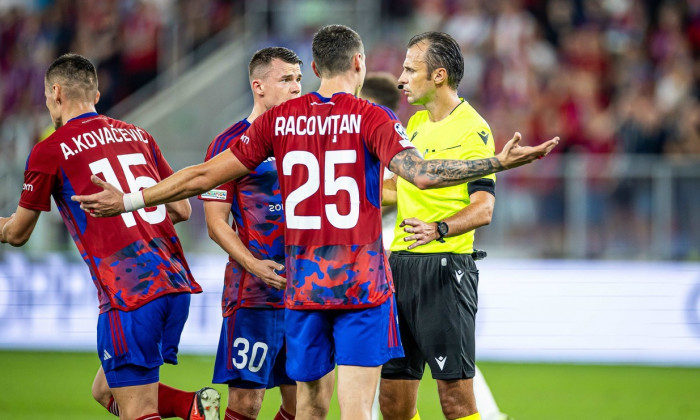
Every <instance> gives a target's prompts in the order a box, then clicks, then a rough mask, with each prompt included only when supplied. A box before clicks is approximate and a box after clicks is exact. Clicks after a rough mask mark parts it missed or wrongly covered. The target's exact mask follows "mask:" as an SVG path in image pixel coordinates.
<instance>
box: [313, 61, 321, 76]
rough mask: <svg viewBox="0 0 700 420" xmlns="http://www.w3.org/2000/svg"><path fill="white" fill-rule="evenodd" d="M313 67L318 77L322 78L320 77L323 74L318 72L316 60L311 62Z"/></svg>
mask: <svg viewBox="0 0 700 420" xmlns="http://www.w3.org/2000/svg"><path fill="white" fill-rule="evenodd" d="M311 69H312V70H313V71H314V74H315V75H316V77H318V78H319V79H320V78H321V74H320V73H319V72H318V69H317V68H316V62H315V61H312V62H311Z"/></svg>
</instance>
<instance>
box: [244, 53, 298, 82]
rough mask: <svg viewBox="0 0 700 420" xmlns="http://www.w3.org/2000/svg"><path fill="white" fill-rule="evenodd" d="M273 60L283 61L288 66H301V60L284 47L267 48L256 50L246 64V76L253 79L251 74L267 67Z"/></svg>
mask: <svg viewBox="0 0 700 420" xmlns="http://www.w3.org/2000/svg"><path fill="white" fill-rule="evenodd" d="M275 58H277V59H280V60H282V61H284V62H285V63H289V64H299V65H300V66H301V65H302V64H303V62H302V61H301V58H299V56H297V54H296V53H295V52H294V51H292V50H290V49H289V48H284V47H267V48H263V49H261V50H258V51H256V52H255V54H253V57H251V59H250V63H249V64H248V75H249V76H250V77H253V73H254V72H255V70H257V69H258V68H260V67H263V66H267V65H269V64H270V63H271V62H272V60H274V59H275Z"/></svg>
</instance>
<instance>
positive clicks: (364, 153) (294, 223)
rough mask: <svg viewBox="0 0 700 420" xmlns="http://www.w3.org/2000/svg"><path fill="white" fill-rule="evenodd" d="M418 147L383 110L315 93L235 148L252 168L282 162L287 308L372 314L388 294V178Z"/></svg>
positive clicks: (258, 125) (279, 110)
mask: <svg viewBox="0 0 700 420" xmlns="http://www.w3.org/2000/svg"><path fill="white" fill-rule="evenodd" d="M412 147H413V146H412V145H411V143H410V141H409V140H408V139H407V138H406V135H405V130H404V128H403V126H402V125H401V123H400V122H399V121H398V118H397V117H396V115H394V113H393V112H392V111H390V110H388V109H387V108H384V107H381V106H378V105H375V104H373V103H371V102H368V101H365V100H362V99H358V98H356V97H355V96H353V95H351V94H348V93H337V94H335V95H333V96H332V97H331V98H325V97H322V96H321V95H319V94H318V93H316V92H313V93H310V94H307V95H304V96H302V97H300V98H296V99H292V100H289V101H287V102H285V103H283V104H281V105H279V106H276V107H274V108H272V109H270V110H269V111H268V112H266V113H264V114H263V115H262V116H260V117H258V118H257V119H256V120H255V121H254V122H253V124H252V126H251V127H250V128H249V129H248V130H247V131H246V132H245V134H243V135H242V136H241V138H240V141H239V142H237V143H235V144H233V145H232V146H231V151H232V152H233V153H234V154H235V155H236V156H237V157H238V159H239V160H240V161H241V163H243V164H244V165H245V166H246V167H248V168H249V169H254V168H256V167H257V166H258V165H259V164H260V163H261V162H263V161H265V160H266V159H267V158H268V157H270V156H274V157H275V158H276V164H277V172H278V177H279V182H280V189H281V193H282V199H283V204H284V214H285V220H286V230H285V243H286V254H287V255H286V261H287V264H286V267H287V290H286V295H285V296H286V298H285V300H286V305H287V307H290V308H299V309H324V308H327V309H337V308H358V307H370V306H376V305H379V304H381V303H383V302H384V301H385V300H386V299H387V298H388V297H389V296H391V295H392V293H393V283H392V280H391V273H390V271H389V269H388V264H387V260H386V254H385V252H384V248H383V246H382V237H381V186H382V174H383V169H384V166H388V165H389V162H390V161H391V159H392V158H393V157H394V156H395V155H396V154H397V153H398V152H400V151H402V150H404V149H406V148H412Z"/></svg>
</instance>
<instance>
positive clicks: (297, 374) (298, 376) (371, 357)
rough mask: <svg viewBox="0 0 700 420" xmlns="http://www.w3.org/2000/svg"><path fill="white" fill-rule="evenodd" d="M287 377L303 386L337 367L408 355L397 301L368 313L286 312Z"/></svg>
mask: <svg viewBox="0 0 700 420" xmlns="http://www.w3.org/2000/svg"><path fill="white" fill-rule="evenodd" d="M285 315H286V317H285V324H286V337H287V373H288V374H289V376H290V377H291V378H292V379H294V380H296V381H300V382H310V381H315V380H317V379H320V378H322V377H323V376H325V375H326V374H327V373H328V372H330V371H332V370H333V369H334V368H335V365H336V363H337V364H339V365H347V366H368V367H369V366H380V365H383V364H384V363H386V362H387V361H388V360H390V359H393V358H395V357H403V355H404V354H403V348H402V347H401V337H400V336H399V328H398V318H397V316H396V303H395V302H394V297H393V296H392V297H390V298H389V299H387V301H386V302H384V303H383V304H381V305H379V306H375V307H372V308H363V309H350V310H348V309H324V310H299V309H285Z"/></svg>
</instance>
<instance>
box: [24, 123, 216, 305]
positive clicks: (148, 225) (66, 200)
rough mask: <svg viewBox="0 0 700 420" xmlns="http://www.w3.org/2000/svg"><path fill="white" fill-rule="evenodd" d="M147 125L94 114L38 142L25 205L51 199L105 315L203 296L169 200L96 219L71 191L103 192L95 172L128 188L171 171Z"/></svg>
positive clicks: (42, 205) (45, 206)
mask: <svg viewBox="0 0 700 420" xmlns="http://www.w3.org/2000/svg"><path fill="white" fill-rule="evenodd" d="M172 172H173V171H172V169H171V168H170V165H168V163H167V162H166V161H165V159H164V158H163V156H162V154H161V152H160V149H159V148H158V145H157V144H156V143H155V141H154V140H153V138H152V137H151V135H150V134H148V133H147V132H146V131H144V130H143V129H141V128H139V127H136V126H133V125H131V124H127V123H124V122H122V121H118V120H115V119H111V118H108V117H105V116H102V115H97V114H96V113H88V114H83V115H81V116H79V117H76V118H73V119H72V120H70V121H68V122H67V123H66V124H65V125H64V126H63V127H61V128H59V129H58V130H57V131H56V132H55V133H53V134H52V135H51V136H49V137H48V138H47V139H46V140H44V141H42V142H41V143H39V144H37V145H36V146H34V148H33V149H32V152H31V154H30V155H29V158H28V159H27V166H26V168H25V173H24V188H23V191H22V195H21V198H20V202H19V205H20V206H21V207H23V208H26V209H30V210H37V211H49V210H50V209H51V196H53V198H54V201H55V202H56V206H57V207H58V210H59V212H60V214H61V217H62V218H63V221H64V222H65V224H66V227H67V228H68V231H69V232H70V235H71V237H72V238H73V241H75V244H76V246H77V247H78V250H79V251H80V255H81V256H82V258H83V260H84V261H85V263H86V264H87V265H88V268H89V269H90V273H91V274H92V279H93V282H94V283H95V286H96V287H97V294H98V299H99V305H100V312H101V313H102V312H106V311H108V310H110V309H120V310H127V311H128V310H133V309H136V308H139V307H140V306H142V305H144V304H145V303H147V302H149V301H151V300H153V299H155V298H157V297H159V296H162V295H165V294H168V293H181V292H186V293H199V292H201V291H202V289H201V287H200V286H199V285H198V284H197V283H196V282H195V281H194V279H193V278H192V275H191V273H190V269H189V267H188V265H187V261H185V257H184V254H183V251H182V246H181V245H180V241H179V239H178V237H177V234H176V232H175V228H174V227H173V224H172V222H171V221H170V218H169V217H168V213H167V211H166V209H165V206H164V205H160V206H156V207H151V208H145V209H141V210H138V211H134V212H130V213H124V214H121V215H119V216H115V217H107V218H94V217H90V216H88V215H87V214H86V213H85V212H84V211H83V210H81V209H80V205H79V203H78V202H75V201H72V200H71V196H73V195H76V194H77V195H83V194H93V193H96V192H99V191H101V189H100V187H98V186H96V185H94V184H93V183H92V182H91V181H90V176H91V175H96V176H98V177H100V178H101V179H103V180H105V181H107V182H109V183H110V184H112V185H114V186H115V187H117V188H120V189H121V190H122V191H124V192H133V191H138V190H140V189H143V188H147V187H150V186H152V185H155V184H156V183H157V182H158V181H160V180H161V179H163V178H166V177H167V176H169V175H170V174H172Z"/></svg>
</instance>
